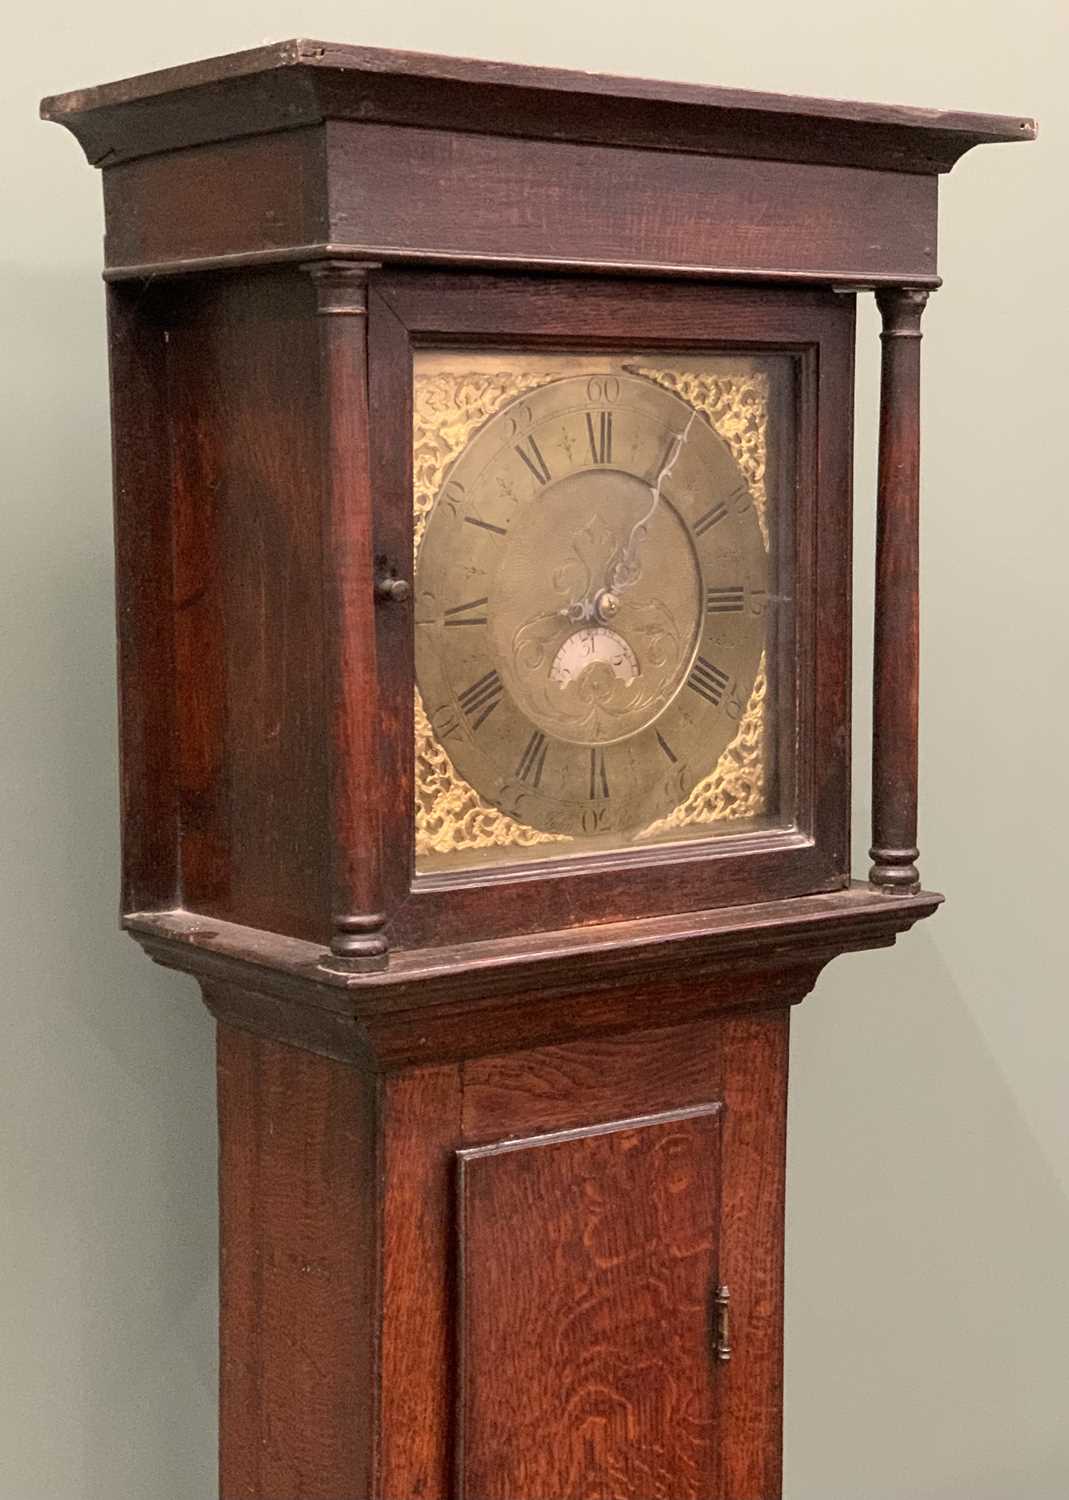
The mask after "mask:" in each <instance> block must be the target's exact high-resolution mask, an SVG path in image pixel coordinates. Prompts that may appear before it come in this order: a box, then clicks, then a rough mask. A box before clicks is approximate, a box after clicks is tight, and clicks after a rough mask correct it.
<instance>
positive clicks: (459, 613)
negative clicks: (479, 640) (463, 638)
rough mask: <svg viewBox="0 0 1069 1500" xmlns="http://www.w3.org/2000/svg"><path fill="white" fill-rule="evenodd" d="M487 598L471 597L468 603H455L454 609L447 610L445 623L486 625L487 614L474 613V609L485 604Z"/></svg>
mask: <svg viewBox="0 0 1069 1500" xmlns="http://www.w3.org/2000/svg"><path fill="white" fill-rule="evenodd" d="M486 602H487V601H486V600H485V599H470V600H469V601H468V603H467V604H454V605H453V608H452V609H447V610H446V612H445V619H444V623H445V624H446V625H485V624H486V616H485V615H473V614H472V613H471V611H472V610H473V609H479V608H480V606H481V605H483V604H485V603H486Z"/></svg>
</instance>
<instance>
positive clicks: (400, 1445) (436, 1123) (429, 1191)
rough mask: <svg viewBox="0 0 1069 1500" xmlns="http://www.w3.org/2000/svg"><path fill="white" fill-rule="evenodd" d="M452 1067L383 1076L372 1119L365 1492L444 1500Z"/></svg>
mask: <svg viewBox="0 0 1069 1500" xmlns="http://www.w3.org/2000/svg"><path fill="white" fill-rule="evenodd" d="M462 1109H463V1083H462V1073H461V1070H460V1069H459V1068H455V1067H446V1068H442V1067H438V1068H422V1069H419V1070H418V1071H413V1072H407V1073H402V1074H400V1075H397V1076H395V1077H391V1078H389V1079H387V1080H386V1081H385V1083H384V1085H383V1125H382V1146H381V1159H382V1169H381V1170H382V1201H383V1205H384V1206H383V1248H382V1313H381V1333H380V1347H381V1353H380V1357H379V1392H380V1394H379V1419H378V1420H379V1450H378V1452H379V1456H378V1465H377V1470H376V1473H377V1483H376V1488H375V1490H374V1494H375V1495H381V1496H382V1497H383V1500H392V1497H394V1496H396V1497H398V1500H400V1497H402V1496H409V1495H411V1496H413V1497H417V1496H418V1497H420V1500H435V1497H438V1496H440V1497H441V1500H446V1497H447V1496H449V1495H450V1489H451V1487H450V1470H451V1465H452V1457H453V1437H454V1429H453V1396H452V1388H453V1378H454V1375H453V1372H454V1364H455V1360H454V1337H453V1317H452V1303H453V1260H454V1239H455V1224H454V1191H453V1162H454V1152H455V1150H456V1147H457V1146H458V1145H459V1144H460V1142H461V1140H462V1135H463V1132H462V1124H461V1115H462Z"/></svg>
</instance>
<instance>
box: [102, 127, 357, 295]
mask: <svg viewBox="0 0 1069 1500" xmlns="http://www.w3.org/2000/svg"><path fill="white" fill-rule="evenodd" d="M323 165H324V163H323V140H322V133H321V132H320V131H318V130H313V129H307V130H292V131H284V132H282V133H281V134H279V135H273V136H269V137H264V136H251V137H249V138H246V139H241V140H236V141H231V142H229V143H227V145H226V146H225V148H216V147H209V148H202V149H194V150H188V151H176V152H175V153H174V154H173V155H170V156H167V157H166V158H161V157H152V158H142V159H139V160H137V161H133V162H129V163H126V164H124V165H121V166H115V167H111V168H109V169H108V171H106V172H105V173H104V174H103V178H102V180H103V186H104V210H105V223H106V234H105V239H104V256H105V264H106V265H109V266H110V265H123V264H125V263H127V262H129V260H130V259H131V257H134V258H137V259H141V260H144V261H146V262H152V261H162V260H167V259H173V258H174V250H175V247H176V246H180V247H181V249H180V254H182V255H183V256H184V257H186V258H197V259H201V258H204V259H208V258H211V257H212V256H213V255H217V254H219V253H220V252H221V251H225V250H226V248H227V247H229V246H233V245H239V246H240V247H241V248H242V249H243V250H246V251H256V252H258V253H259V254H260V255H261V256H262V255H264V254H267V255H268V256H269V257H270V256H275V255H278V256H280V257H281V258H283V259H289V260H292V259H294V258H295V257H294V255H293V247H295V246H301V245H304V244H306V243H307V242H309V241H311V242H313V243H316V244H322V243H324V242H326V241H329V240H330V238H331V234H330V217H329V209H328V205H327V180H326V174H325V172H324V170H323ZM165 184H166V186H165V190H166V193H167V197H168V201H169V203H170V206H171V212H170V213H169V214H167V215H161V214H160V213H159V212H158V211H156V204H155V203H154V193H155V191H156V190H157V188H164V185H165ZM298 258H299V257H298Z"/></svg>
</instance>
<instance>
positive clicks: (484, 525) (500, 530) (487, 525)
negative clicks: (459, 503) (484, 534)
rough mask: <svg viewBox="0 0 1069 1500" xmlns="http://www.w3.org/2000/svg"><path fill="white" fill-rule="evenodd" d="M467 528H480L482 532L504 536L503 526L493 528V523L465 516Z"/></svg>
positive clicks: (476, 517)
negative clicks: (491, 532) (492, 532)
mask: <svg viewBox="0 0 1069 1500" xmlns="http://www.w3.org/2000/svg"><path fill="white" fill-rule="evenodd" d="M464 519H465V521H467V523H468V525H469V526H481V527H482V529H483V530H484V531H496V532H497V534H498V536H504V535H505V528H504V526H495V525H494V523H493V521H483V520H481V519H480V518H479V517H478V516H465V517H464Z"/></svg>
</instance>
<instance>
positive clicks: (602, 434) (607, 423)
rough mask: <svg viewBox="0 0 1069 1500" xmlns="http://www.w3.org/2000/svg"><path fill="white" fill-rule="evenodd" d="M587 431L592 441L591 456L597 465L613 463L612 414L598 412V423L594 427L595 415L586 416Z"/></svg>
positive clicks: (589, 413) (588, 413) (591, 413)
mask: <svg viewBox="0 0 1069 1500" xmlns="http://www.w3.org/2000/svg"><path fill="white" fill-rule="evenodd" d="M586 431H587V437H589V439H590V456H591V458H592V460H593V461H594V463H596V464H611V463H612V412H611V411H601V412H598V423H597V426H596V427H595V425H594V413H593V412H590V411H588V412H587V414H586Z"/></svg>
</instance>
